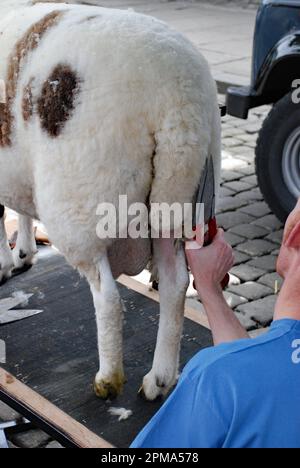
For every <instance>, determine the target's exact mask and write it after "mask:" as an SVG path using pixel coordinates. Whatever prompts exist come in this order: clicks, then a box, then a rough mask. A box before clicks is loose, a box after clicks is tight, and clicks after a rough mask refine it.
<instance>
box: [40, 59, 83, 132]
mask: <svg viewBox="0 0 300 468" xmlns="http://www.w3.org/2000/svg"><path fill="white" fill-rule="evenodd" d="M79 83H80V80H79V78H78V76H77V74H76V72H74V71H73V70H72V69H71V68H70V67H69V66H68V65H63V64H60V65H57V67H56V68H55V69H54V70H53V72H52V73H51V75H50V76H49V78H48V79H47V80H46V81H45V83H44V85H43V88H42V93H41V96H40V97H39V99H38V114H39V116H40V119H41V125H42V128H43V129H44V130H46V132H47V133H48V134H49V135H50V136H51V137H57V136H58V135H60V133H61V131H62V129H63V127H64V124H65V123H66V122H67V121H68V120H69V119H70V117H71V115H72V111H73V110H74V107H75V106H74V101H75V98H76V95H77V94H78V92H79Z"/></svg>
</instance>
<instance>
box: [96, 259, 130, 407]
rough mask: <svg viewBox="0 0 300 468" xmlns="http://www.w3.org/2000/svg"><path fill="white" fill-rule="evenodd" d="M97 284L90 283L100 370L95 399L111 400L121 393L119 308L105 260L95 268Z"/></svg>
mask: <svg viewBox="0 0 300 468" xmlns="http://www.w3.org/2000/svg"><path fill="white" fill-rule="evenodd" d="M98 273H99V278H100V281H99V280H98V281H91V280H90V285H91V291H92V294H93V298H94V304H95V309H96V318H97V327H98V346H99V358H100V370H99V372H98V374H97V375H96V379H95V393H96V395H97V396H98V397H100V398H103V399H106V398H115V397H117V396H118V395H119V394H121V393H122V391H123V385H124V383H125V377H124V369H123V336H122V335H123V334H122V331H123V330H122V329H123V307H122V303H121V298H120V295H119V291H118V288H117V285H116V282H115V280H114V278H113V275H112V272H111V268H110V264H109V261H108V258H107V256H106V255H105V256H103V257H102V259H101V260H100V262H99V264H98Z"/></svg>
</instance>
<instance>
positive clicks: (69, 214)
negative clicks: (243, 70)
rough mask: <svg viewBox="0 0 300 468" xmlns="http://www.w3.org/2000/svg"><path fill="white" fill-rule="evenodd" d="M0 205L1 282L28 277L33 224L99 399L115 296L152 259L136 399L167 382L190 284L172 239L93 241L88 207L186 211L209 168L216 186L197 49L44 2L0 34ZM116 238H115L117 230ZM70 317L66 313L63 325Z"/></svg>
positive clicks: (115, 344) (210, 99) (214, 144)
mask: <svg viewBox="0 0 300 468" xmlns="http://www.w3.org/2000/svg"><path fill="white" fill-rule="evenodd" d="M0 34H1V36H0V37H1V52H0V79H2V80H3V82H4V84H5V87H4V89H5V92H3V93H2V94H5V96H2V99H1V101H2V102H1V104H0V204H1V205H2V206H6V207H9V208H11V209H13V210H15V211H16V212H18V213H19V214H20V218H19V235H18V239H17V244H16V247H15V249H14V251H13V252H12V253H11V251H10V249H9V247H8V242H7V237H6V233H5V227H4V209H3V207H2V208H1V210H0V214H1V216H0V264H1V268H0V280H1V279H5V278H8V277H9V276H10V275H11V271H12V269H13V268H14V267H18V268H20V267H22V266H24V265H31V264H32V263H33V262H34V259H35V253H36V245H35V241H34V237H33V233H32V219H33V218H36V219H39V220H40V221H41V222H42V223H43V224H44V225H45V227H46V229H47V231H48V234H49V237H50V239H51V241H52V242H53V244H54V245H55V246H56V247H57V248H58V249H59V251H60V252H61V253H62V254H63V255H64V256H65V258H66V259H67V261H68V262H69V263H70V264H71V265H72V266H73V267H74V268H76V269H77V270H78V271H79V273H80V274H81V275H82V276H84V277H85V278H86V279H87V281H88V283H89V285H90V288H91V292H92V295H93V299H94V305H95V310H96V321H97V329H98V344H99V360H100V369H99V372H98V373H97V375H96V378H95V391H96V394H97V395H98V396H99V397H101V398H104V399H105V398H110V397H115V396H117V395H119V394H120V393H121V392H122V389H123V385H124V382H125V374H124V367H123V352H122V348H123V341H122V320H123V308H122V303H121V300H120V295H119V292H118V289H117V285H116V279H117V278H118V277H119V275H121V274H122V273H127V274H132V275H134V274H137V273H138V272H140V271H141V270H142V269H143V268H145V266H146V264H147V263H148V261H149V260H151V258H152V260H151V261H152V264H153V265H154V268H155V270H157V272H158V275H159V284H160V288H159V289H160V323H159V331H158V337H157V344H156V349H155V353H154V360H153V367H152V369H151V370H150V372H149V373H148V374H147V375H146V376H145V377H144V379H143V385H142V390H143V393H144V395H145V397H146V398H147V399H148V400H154V399H156V398H157V397H158V396H160V395H166V394H167V392H168V391H169V390H170V388H171V387H172V386H173V385H174V384H175V383H176V379H177V375H178V366H179V353H180V340H181V334H182V328H183V317H184V302H185V296H186V291H187V287H188V284H189V275H188V269H187V265H186V258H185V253H184V248H183V244H182V243H180V244H178V243H177V244H176V245H175V243H174V239H173V238H170V239H162V238H155V239H136V240H133V239H119V240H115V239H103V238H99V237H98V236H97V233H96V226H97V222H98V221H99V219H98V216H97V207H98V206H99V204H100V203H104V202H108V203H111V204H113V205H114V206H117V204H118V199H119V196H120V195H126V196H127V198H128V203H129V204H132V203H135V202H140V203H147V204H148V205H149V206H151V205H152V204H153V203H162V202H165V203H168V204H169V205H172V204H173V203H174V202H177V203H180V204H181V206H182V205H183V204H184V203H190V202H192V200H193V199H194V197H195V193H196V192H197V188H198V185H199V180H200V177H201V173H202V171H203V168H204V165H205V162H206V160H207V158H208V157H209V156H210V155H212V156H213V159H214V165H215V172H216V174H215V177H216V181H217V184H218V182H219V180H220V161H221V156H220V155H221V148H220V132H221V129H220V114H219V108H218V102H217V91H216V85H215V82H214V80H213V78H212V76H211V73H210V70H209V66H208V64H207V62H206V61H205V59H204V58H203V57H202V55H201V54H200V53H199V52H198V50H197V49H196V48H195V47H194V46H193V45H192V44H191V43H190V42H189V41H188V40H187V39H185V38H184V37H183V36H182V35H181V34H179V33H177V32H176V31H173V30H172V29H170V28H169V27H168V26H167V25H166V24H165V23H163V22H160V21H158V20H156V19H154V18H151V17H148V16H145V15H141V14H137V13H135V12H133V11H121V10H112V9H105V8H100V7H97V6H95V7H92V6H84V5H69V4H53V3H46V4H45V3H43V4H36V5H34V6H27V7H24V8H22V9H19V10H17V11H14V12H11V13H10V14H9V15H7V16H6V17H5V18H4V19H2V20H1V22H0ZM123 228H125V229H127V226H123ZM71 313H72V311H70V314H71Z"/></svg>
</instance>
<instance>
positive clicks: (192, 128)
mask: <svg viewBox="0 0 300 468" xmlns="http://www.w3.org/2000/svg"><path fill="white" fill-rule="evenodd" d="M212 105H213V104H212ZM216 107H217V106H216ZM212 110H213V112H211V111H212ZM209 111H210V118H209V117H206V116H203V108H202V112H201V108H200V106H197V105H195V104H191V105H187V106H186V107H185V108H183V110H181V111H179V112H178V111H177V110H176V111H174V112H173V113H170V114H169V115H168V117H167V118H166V119H165V121H164V124H163V125H162V128H161V129H160V130H159V131H158V132H157V133H156V135H155V138H156V152H155V155H154V159H153V171H154V179H153V184H152V191H151V197H150V201H151V203H163V202H166V203H168V204H169V205H172V204H173V203H180V204H181V205H183V204H184V203H192V202H193V200H194V197H195V194H196V192H197V189H198V186H199V181H200V178H201V174H202V171H203V168H204V165H205V162H206V159H207V158H208V157H209V156H210V155H212V156H213V159H214V165H215V176H216V192H218V184H219V180H220V169H221V164H220V162H221V125H220V112H219V109H217V108H215V109H214V108H210V109H209Z"/></svg>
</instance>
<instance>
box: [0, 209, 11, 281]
mask: <svg viewBox="0 0 300 468" xmlns="http://www.w3.org/2000/svg"><path fill="white" fill-rule="evenodd" d="M4 212H5V210H4V206H3V205H0V283H2V282H3V281H5V280H6V279H8V278H10V277H11V272H12V269H13V266H14V261H13V257H12V253H11V250H10V247H9V244H8V240H7V235H6V231H5V224H4Z"/></svg>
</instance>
